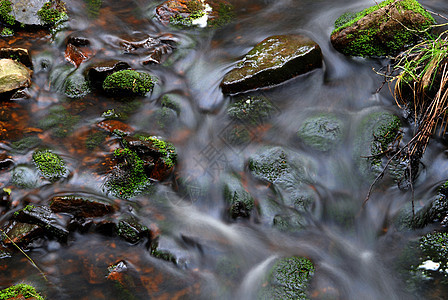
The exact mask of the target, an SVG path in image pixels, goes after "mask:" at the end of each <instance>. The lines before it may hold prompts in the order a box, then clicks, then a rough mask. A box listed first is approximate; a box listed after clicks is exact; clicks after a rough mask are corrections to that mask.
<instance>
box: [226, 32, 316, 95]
mask: <svg viewBox="0 0 448 300" xmlns="http://www.w3.org/2000/svg"><path fill="white" fill-rule="evenodd" d="M321 66H322V52H321V50H320V47H319V45H318V44H317V43H316V42H314V41H313V40H311V39H310V38H308V37H306V36H304V35H276V36H271V37H268V38H266V39H265V40H263V41H262V42H260V43H258V44H257V45H256V46H255V47H254V48H253V49H252V50H250V51H249V53H247V54H246V56H245V57H244V58H243V59H242V61H240V62H239V63H238V64H237V66H236V67H235V68H234V69H232V70H231V71H230V72H228V73H227V74H226V75H225V76H224V79H223V80H222V82H221V85H220V86H221V89H222V92H223V93H224V94H236V93H240V92H245V91H249V90H254V89H258V88H262V87H269V86H273V85H276V84H279V83H282V82H284V81H286V80H288V79H291V78H293V77H295V76H298V75H301V74H304V73H307V72H309V71H311V70H314V69H316V68H320V67H321Z"/></svg>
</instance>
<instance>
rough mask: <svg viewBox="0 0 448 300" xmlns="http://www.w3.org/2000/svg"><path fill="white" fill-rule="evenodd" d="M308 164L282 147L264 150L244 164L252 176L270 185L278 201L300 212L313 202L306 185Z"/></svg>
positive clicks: (312, 194)
mask: <svg viewBox="0 0 448 300" xmlns="http://www.w3.org/2000/svg"><path fill="white" fill-rule="evenodd" d="M310 163H312V162H310V161H307V160H305V159H304V158H301V157H300V156H295V155H294V154H293V153H292V152H290V151H288V150H286V149H284V148H282V147H264V148H262V149H260V150H259V151H257V153H255V154H254V155H252V156H251V157H250V158H249V163H248V165H249V170H250V171H251V173H252V175H253V176H254V177H256V178H258V179H260V180H264V181H267V182H269V183H272V184H273V188H274V189H276V190H277V192H278V193H280V195H279V198H280V202H281V201H282V200H283V204H284V205H287V206H289V207H294V208H295V209H296V210H297V211H299V212H303V211H304V210H306V209H307V208H309V207H310V205H311V203H313V202H314V199H316V198H315V197H316V194H315V192H314V191H313V190H312V188H311V187H310V186H309V182H310V181H311V178H310V176H309V174H308V172H309V171H311V170H312V169H313V166H312V165H310Z"/></svg>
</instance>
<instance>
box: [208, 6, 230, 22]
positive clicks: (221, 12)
mask: <svg viewBox="0 0 448 300" xmlns="http://www.w3.org/2000/svg"><path fill="white" fill-rule="evenodd" d="M233 19H235V12H234V10H233V6H232V5H230V4H226V3H219V7H218V17H217V18H214V19H212V20H211V21H210V22H209V25H210V26H212V27H215V28H217V27H221V26H224V25H226V24H228V23H230V22H232V20H233Z"/></svg>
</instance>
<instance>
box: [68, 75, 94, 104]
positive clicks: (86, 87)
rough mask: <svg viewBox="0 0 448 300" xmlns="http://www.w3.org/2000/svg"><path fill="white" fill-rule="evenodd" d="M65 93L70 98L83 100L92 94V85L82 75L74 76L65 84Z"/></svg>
mask: <svg viewBox="0 0 448 300" xmlns="http://www.w3.org/2000/svg"><path fill="white" fill-rule="evenodd" d="M64 93H65V95H66V96H67V97H70V98H81V97H84V96H85V95H87V94H88V93H90V84H89V82H88V81H87V80H86V79H85V77H84V76H83V75H81V74H73V75H71V76H69V77H68V78H67V80H66V81H65V83H64Z"/></svg>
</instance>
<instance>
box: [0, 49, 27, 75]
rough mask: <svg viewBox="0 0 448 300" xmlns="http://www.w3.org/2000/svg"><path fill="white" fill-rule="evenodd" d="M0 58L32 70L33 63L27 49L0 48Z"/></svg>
mask: <svg viewBox="0 0 448 300" xmlns="http://www.w3.org/2000/svg"><path fill="white" fill-rule="evenodd" d="M0 58H9V59H13V60H15V61H18V62H20V63H22V64H23V65H24V66H25V67H27V68H29V69H31V70H32V69H33V62H32V60H31V55H30V53H29V51H28V49H24V48H0Z"/></svg>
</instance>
